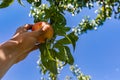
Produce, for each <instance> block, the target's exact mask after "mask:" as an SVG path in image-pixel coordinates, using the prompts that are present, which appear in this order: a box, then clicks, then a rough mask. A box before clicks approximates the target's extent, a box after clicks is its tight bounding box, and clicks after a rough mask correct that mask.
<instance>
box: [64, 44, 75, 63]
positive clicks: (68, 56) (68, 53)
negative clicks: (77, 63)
mask: <svg viewBox="0 0 120 80" xmlns="http://www.w3.org/2000/svg"><path fill="white" fill-rule="evenodd" d="M64 51H65V54H67V62H68V63H69V64H70V65H73V63H74V58H73V56H72V54H71V51H70V48H69V47H67V46H64Z"/></svg>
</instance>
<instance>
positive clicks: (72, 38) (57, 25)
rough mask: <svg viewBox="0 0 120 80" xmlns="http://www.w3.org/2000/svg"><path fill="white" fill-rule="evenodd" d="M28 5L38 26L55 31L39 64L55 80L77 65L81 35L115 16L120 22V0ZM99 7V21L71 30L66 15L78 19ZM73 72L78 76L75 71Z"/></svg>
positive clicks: (32, 0)
mask: <svg viewBox="0 0 120 80" xmlns="http://www.w3.org/2000/svg"><path fill="white" fill-rule="evenodd" d="M13 2H14V0H3V1H2V2H1V4H0V8H5V7H8V6H9V5H11V4H12V3H13ZM18 2H19V3H20V4H21V5H23V6H24V4H23V2H22V0H18ZM27 2H28V3H29V4H31V5H32V7H31V11H30V15H31V16H32V17H33V18H34V22H39V21H46V22H48V23H50V24H51V25H52V27H53V29H54V37H53V38H52V39H51V40H50V41H46V43H45V44H41V46H40V52H41V54H40V60H39V66H40V68H41V72H43V73H44V74H46V73H47V72H48V73H49V74H50V77H51V79H52V80H56V79H57V75H58V73H59V71H60V69H61V68H62V67H64V66H65V65H66V64H69V65H73V64H74V58H73V56H72V53H71V50H70V45H72V46H73V50H75V46H76V43H77V40H78V38H79V37H78V35H81V34H83V33H86V32H87V31H88V30H96V29H97V28H98V27H99V26H101V25H103V24H104V22H105V21H106V20H107V19H111V18H112V16H114V18H115V19H120V0H46V3H45V4H44V3H43V0H27ZM96 4H97V5H98V9H97V10H96V11H95V13H96V14H97V16H96V18H94V19H91V18H90V17H88V16H86V17H85V18H84V19H82V20H81V21H80V23H79V24H78V25H77V26H76V27H74V28H73V29H72V30H71V27H68V26H67V19H66V18H65V14H66V12H67V13H71V14H72V16H75V15H77V14H79V13H80V12H81V11H82V9H84V8H89V9H92V8H94V5H96ZM72 71H73V72H75V69H74V70H72ZM77 77H78V80H89V77H86V76H85V75H82V74H79V75H77ZM84 77H85V78H84Z"/></svg>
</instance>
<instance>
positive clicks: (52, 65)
mask: <svg viewBox="0 0 120 80" xmlns="http://www.w3.org/2000/svg"><path fill="white" fill-rule="evenodd" d="M40 46H41V47H40V52H41V62H42V64H43V66H44V67H45V68H46V69H47V70H49V71H50V72H52V73H54V74H57V64H56V61H55V60H54V58H52V56H51V53H50V51H49V50H48V47H47V45H46V44H41V45H40Z"/></svg>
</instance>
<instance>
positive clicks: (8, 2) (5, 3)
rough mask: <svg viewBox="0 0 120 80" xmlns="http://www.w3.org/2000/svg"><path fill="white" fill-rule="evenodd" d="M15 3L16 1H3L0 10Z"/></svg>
mask: <svg viewBox="0 0 120 80" xmlns="http://www.w3.org/2000/svg"><path fill="white" fill-rule="evenodd" d="M13 2H14V0H3V1H2V3H1V4H0V8H6V7H8V6H9V5H11V4H12V3H13Z"/></svg>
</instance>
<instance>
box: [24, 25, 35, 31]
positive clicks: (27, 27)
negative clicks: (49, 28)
mask: <svg viewBox="0 0 120 80" xmlns="http://www.w3.org/2000/svg"><path fill="white" fill-rule="evenodd" d="M32 26H33V25H32V24H25V26H24V28H25V29H26V30H31V29H32Z"/></svg>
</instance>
